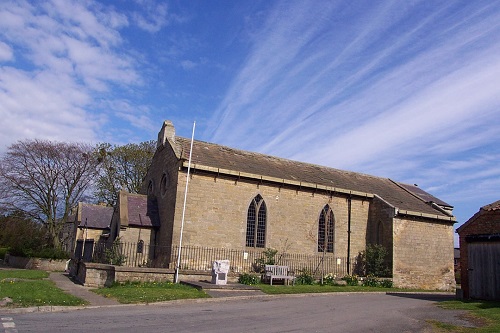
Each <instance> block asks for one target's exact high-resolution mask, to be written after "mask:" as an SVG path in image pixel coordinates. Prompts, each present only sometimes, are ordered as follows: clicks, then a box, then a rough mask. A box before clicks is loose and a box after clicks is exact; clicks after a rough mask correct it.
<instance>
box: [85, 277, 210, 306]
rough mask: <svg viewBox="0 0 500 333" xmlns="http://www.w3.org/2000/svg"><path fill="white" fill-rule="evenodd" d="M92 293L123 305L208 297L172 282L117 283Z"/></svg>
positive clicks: (191, 288) (198, 291)
mask: <svg viewBox="0 0 500 333" xmlns="http://www.w3.org/2000/svg"><path fill="white" fill-rule="evenodd" d="M93 291H94V292H95V293H97V294H99V295H101V296H104V297H110V298H115V299H116V300H118V302H120V303H123V304H130V303H153V302H163V301H172V300H176V299H190V298H207V297H210V296H208V295H207V294H205V293H204V292H203V291H200V290H198V289H196V288H193V287H189V286H185V285H181V284H175V283H172V282H151V283H138V282H137V283H136V282H130V283H124V284H118V283H117V284H114V285H113V286H111V287H109V288H101V289H96V290H93Z"/></svg>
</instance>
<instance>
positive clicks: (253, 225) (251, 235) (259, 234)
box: [246, 194, 267, 247]
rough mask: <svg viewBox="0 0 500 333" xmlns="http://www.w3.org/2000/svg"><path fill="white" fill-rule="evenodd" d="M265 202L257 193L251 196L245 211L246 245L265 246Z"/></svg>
mask: <svg viewBox="0 0 500 333" xmlns="http://www.w3.org/2000/svg"><path fill="white" fill-rule="evenodd" d="M266 222H267V209H266V203H265V202H264V200H263V199H262V197H261V196H260V194H258V195H257V196H256V197H255V198H253V200H252V202H251V203H250V206H249V207H248V212H247V235H246V246H248V247H265V245H266Z"/></svg>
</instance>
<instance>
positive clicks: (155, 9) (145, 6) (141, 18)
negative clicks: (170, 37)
mask: <svg viewBox="0 0 500 333" xmlns="http://www.w3.org/2000/svg"><path fill="white" fill-rule="evenodd" d="M135 2H136V3H137V4H138V6H139V7H140V9H141V10H140V11H134V12H133V13H132V14H131V16H132V20H133V21H134V22H135V23H136V24H137V26H138V27H139V28H141V29H143V30H146V31H148V32H152V33H155V32H158V31H159V30H160V29H161V28H163V27H164V26H166V25H167V24H168V23H169V20H168V6H167V3H166V2H160V3H157V2H156V1H154V0H135Z"/></svg>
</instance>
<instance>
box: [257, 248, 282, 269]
mask: <svg viewBox="0 0 500 333" xmlns="http://www.w3.org/2000/svg"><path fill="white" fill-rule="evenodd" d="M277 254H278V250H276V249H273V248H267V249H265V250H264V251H262V257H260V258H258V259H256V260H255V264H254V270H255V272H257V273H264V270H265V266H266V265H276V255H277Z"/></svg>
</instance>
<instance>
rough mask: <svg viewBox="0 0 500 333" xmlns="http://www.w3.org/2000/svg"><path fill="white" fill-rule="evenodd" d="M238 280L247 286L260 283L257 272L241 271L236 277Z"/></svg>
mask: <svg viewBox="0 0 500 333" xmlns="http://www.w3.org/2000/svg"><path fill="white" fill-rule="evenodd" d="M238 282H239V283H241V284H246V285H248V286H251V285H256V284H259V283H260V278H259V276H258V275H257V274H248V273H243V274H241V275H240V277H239V278H238Z"/></svg>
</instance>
